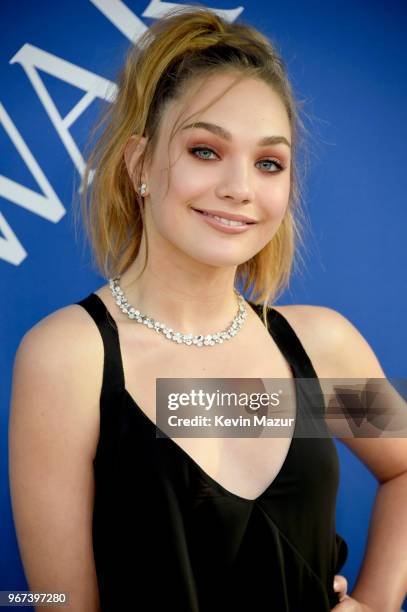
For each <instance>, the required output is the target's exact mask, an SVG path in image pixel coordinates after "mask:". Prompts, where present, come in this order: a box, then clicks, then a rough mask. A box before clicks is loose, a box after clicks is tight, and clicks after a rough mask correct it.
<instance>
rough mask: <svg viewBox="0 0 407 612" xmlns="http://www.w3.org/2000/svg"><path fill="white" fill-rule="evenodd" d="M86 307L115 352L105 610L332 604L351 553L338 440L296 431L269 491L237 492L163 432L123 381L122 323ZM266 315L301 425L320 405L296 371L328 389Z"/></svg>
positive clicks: (108, 413) (104, 534) (103, 503)
mask: <svg viewBox="0 0 407 612" xmlns="http://www.w3.org/2000/svg"><path fill="white" fill-rule="evenodd" d="M249 303H250V304H251V306H252V307H253V308H254V310H255V311H256V312H257V313H258V315H259V316H261V310H260V307H256V306H255V305H254V304H253V303H251V302H249ZM77 304H79V305H81V306H83V307H84V308H85V309H86V310H87V312H88V313H89V314H90V316H91V317H92V318H93V320H94V321H95V323H96V325H97V327H98V329H99V331H100V333H101V336H102V339H103V344H104V351H105V354H104V372H103V384H102V389H101V395H100V436H99V441H98V446H97V451H96V456H95V459H94V475H95V502H94V513H93V547H94V557H95V566H96V572H97V578H98V584H99V591H100V600H101V609H102V612H105V611H109V612H118V611H120V612H121V611H127V610H129V611H130V610H134V611H136V610H137V611H139V610H140V611H143V612H150V611H156V610H157V611H161V610H171V611H172V610H173V611H174V612H175V611H176V612H218V611H219V612H220V611H222V612H229V611H230V612H238V611H240V610H242V611H243V610H244V611H245V612H260V611H261V612H268V611H269V612H305V611H306V610H312V611H313V612H327V611H328V610H331V609H332V608H333V607H334V606H335V605H336V604H337V603H338V597H337V595H336V593H335V592H334V591H333V577H334V575H335V574H337V573H339V571H340V569H341V567H342V566H343V564H344V563H345V561H346V558H347V553H348V548H347V544H346V542H345V540H344V539H343V538H342V537H341V536H339V534H337V533H336V527H335V509H336V495H337V488H338V484H339V461H338V455H337V450H336V447H335V444H334V443H333V441H332V439H331V438H330V437H319V438H317V437H316V438H312V439H310V438H301V437H296V436H295V435H294V436H293V438H292V441H291V445H290V447H289V451H288V454H287V456H286V459H285V462H284V464H283V467H282V468H281V470H280V472H279V473H278V474H277V476H276V478H275V479H274V481H273V482H272V483H271V485H270V486H269V487H268V488H267V489H266V490H265V491H264V492H263V493H262V494H261V495H259V496H258V497H257V498H256V499H255V500H247V499H245V498H242V497H240V496H238V495H235V494H233V493H232V492H230V491H228V490H226V489H225V488H223V487H222V486H221V485H220V484H219V483H217V482H216V481H215V480H213V479H212V478H211V477H210V476H209V475H208V474H207V473H206V472H204V471H203V469H201V468H200V467H199V465H198V464H197V463H196V462H195V461H194V460H193V459H192V458H191V457H190V456H189V455H188V454H187V453H186V451H184V450H183V449H182V448H181V447H180V446H179V445H178V444H176V442H175V441H174V440H172V439H171V438H169V437H166V436H165V437H161V438H160V437H157V436H156V433H157V429H156V426H155V424H154V423H153V421H151V420H150V419H149V417H147V415H146V414H145V413H144V412H143V411H142V409H141V408H140V407H139V406H138V405H137V404H136V402H135V401H134V400H133V399H132V397H131V396H130V394H129V393H128V391H127V390H126V389H125V386H124V374H123V366H122V359H121V352H120V344H119V336H118V333H117V326H116V324H115V321H114V320H113V319H112V317H111V316H110V314H109V312H108V310H107V309H106V307H105V305H104V303H103V301H102V300H101V299H100V298H99V297H98V296H97V295H96V294H95V293H91V294H90V295H89V296H88V297H86V298H85V299H83V300H81V301H80V302H77ZM268 317H269V329H270V333H271V334H272V337H273V338H274V340H275V342H276V344H277V346H278V348H279V350H280V351H281V352H282V354H283V356H284V357H285V359H286V360H287V362H288V363H289V365H290V368H291V372H292V374H293V377H294V380H295V384H296V393H297V418H296V424H295V431H296V432H297V427H299V426H300V425H298V424H299V423H300V424H301V418H304V415H305V413H308V414H309V413H310V410H311V409H312V406H311V404H310V402H309V401H307V400H308V398H307V395H306V393H302V392H300V391H299V389H298V386H297V379H299V378H303V379H305V378H309V379H314V381H315V384H316V385H317V386H318V388H319V389H320V386H319V382H318V378H317V375H316V372H315V370H314V368H313V366H312V364H311V361H310V359H309V357H308V356H307V354H306V352H305V350H304V348H303V346H302V344H301V343H300V341H299V339H298V337H297V336H296V334H295V332H294V330H293V329H292V327H291V326H290V325H289V323H288V321H287V320H286V319H285V318H284V317H283V316H282V315H281V314H280V313H279V312H277V311H276V310H274V309H272V308H270V309H269V311H268ZM311 382H312V384H313V381H311Z"/></svg>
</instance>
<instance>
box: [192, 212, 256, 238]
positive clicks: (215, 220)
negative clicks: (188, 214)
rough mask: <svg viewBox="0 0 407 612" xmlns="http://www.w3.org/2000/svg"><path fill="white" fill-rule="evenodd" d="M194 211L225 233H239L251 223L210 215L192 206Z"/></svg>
mask: <svg viewBox="0 0 407 612" xmlns="http://www.w3.org/2000/svg"><path fill="white" fill-rule="evenodd" d="M192 210H193V211H194V213H196V214H197V215H200V217H201V218H202V220H203V221H205V222H206V223H207V224H209V225H211V226H212V227H214V228H216V229H219V230H221V231H223V232H224V233H227V234H241V233H243V232H245V231H247V230H248V229H249V228H250V227H251V226H252V225H254V224H253V223H246V222H245V221H234V220H232V219H224V218H223V217H218V216H217V215H211V214H209V213H207V212H203V211H200V210H195V209H194V208H192Z"/></svg>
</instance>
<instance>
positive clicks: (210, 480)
mask: <svg viewBox="0 0 407 612" xmlns="http://www.w3.org/2000/svg"><path fill="white" fill-rule="evenodd" d="M91 295H93V296H95V297H96V299H97V300H98V302H100V304H101V305H102V306H103V308H104V310H105V311H106V313H107V314H108V315H109V319H110V320H111V321H112V323H113V326H114V334H115V337H116V340H117V349H118V357H119V359H120V368H119V369H120V370H121V372H122V376H121V378H122V381H123V382H122V384H120V389H121V391H122V392H123V393H124V394H125V396H126V397H127V399H128V400H130V402H131V403H132V405H133V407H134V408H136V410H137V412H138V413H139V414H140V415H141V416H142V417H143V418H144V420H145V421H146V422H147V424H148V425H149V426H150V427H153V428H154V431H155V435H156V437H157V439H159V438H166V439H168V440H170V441H171V444H172V446H173V447H174V448H175V450H176V451H177V452H179V453H181V454H182V456H183V457H184V458H185V459H186V460H187V461H188V462H189V463H190V464H191V465H192V466H194V468H195V469H196V470H198V471H199V472H200V474H201V476H202V477H203V478H204V480H205V481H206V483H207V484H208V485H209V486H211V487H214V488H215V489H217V490H218V491H219V492H220V493H222V494H223V495H225V496H226V497H229V498H230V499H232V500H234V501H238V502H242V503H245V504H255V503H257V502H259V501H260V500H262V499H263V498H264V497H265V496H266V495H267V494H268V493H269V492H270V491H271V490H272V489H273V487H274V486H275V484H277V480H279V479H280V478H281V477H282V474H283V472H284V470H285V469H286V465H287V460H288V458H289V456H290V454H291V453H292V452H293V444H294V440H295V438H296V437H297V435H296V434H297V431H298V428H299V419H300V417H301V403H300V393H299V388H298V384H299V383H298V375H297V368H296V365H295V363H294V362H293V361H292V360H291V359H290V358H289V355H288V354H287V352H286V351H284V349H283V347H282V345H281V343H280V341H279V339H278V336H277V335H276V334H275V333H273V331H272V329H271V325H272V320H273V319H276V317H277V318H278V317H282V315H280V313H279V312H278V311H276V310H275V309H274V308H272V307H269V309H268V312H267V317H268V324H269V329H268V333H269V334H270V335H271V336H272V338H273V340H274V341H275V343H276V346H277V348H278V350H279V352H280V353H281V355H282V357H283V359H284V360H285V362H286V363H287V365H288V366H289V368H290V371H291V379H292V381H293V383H294V388H295V403H296V406H295V425H294V432H293V435H292V437H291V440H290V445H289V447H288V451H287V453H286V455H285V458H284V461H283V464H282V466H281V468H280V470H279V471H278V472H277V474H276V476H275V477H274V478H273V480H272V481H271V483H270V484H269V485H267V487H266V488H265V489H264V490H263V491H262V492H261V493H260V494H259V495H258V496H257V497H255V498H252V499H250V498H247V497H243V496H241V495H239V494H238V493H233V491H230V489H227V488H226V487H224V486H223V485H222V484H221V483H220V482H219V481H217V480H216V479H215V478H213V477H212V476H210V474H208V472H206V471H205V470H204V468H203V467H202V466H201V465H200V464H199V463H198V462H197V461H196V460H195V459H194V458H193V457H192V456H191V455H189V453H187V451H186V450H185V449H184V448H182V446H180V445H179V444H177V442H175V441H174V439H173V438H171V437H170V436H168V435H167V434H165V433H164V432H163V431H162V430H161V429H160V428H159V427H158V426H157V424H156V423H155V422H154V421H153V420H152V419H151V418H150V417H149V416H148V415H147V413H146V412H145V411H144V410H143V409H142V408H141V406H140V404H139V403H138V402H137V401H136V399H135V398H134V397H133V396H132V394H131V393H130V391H129V390H128V389H127V387H126V380H125V376H124V368H123V358H122V352H121V346H120V336H119V331H118V328H117V323H116V320H115V319H114V318H113V317H112V315H111V313H110V311H109V309H108V308H107V306H106V304H105V303H104V301H103V300H102V298H100V297H99V295H98V294H97V293H91ZM248 303H249V304H250V306H251V307H252V308H253V310H254V312H255V313H256V314H257V316H259V317H260V318H261V306H259V305H258V304H254V303H253V302H250V301H248ZM283 318H284V317H283ZM284 320H285V319H284ZM157 432H159V435H158V436H157Z"/></svg>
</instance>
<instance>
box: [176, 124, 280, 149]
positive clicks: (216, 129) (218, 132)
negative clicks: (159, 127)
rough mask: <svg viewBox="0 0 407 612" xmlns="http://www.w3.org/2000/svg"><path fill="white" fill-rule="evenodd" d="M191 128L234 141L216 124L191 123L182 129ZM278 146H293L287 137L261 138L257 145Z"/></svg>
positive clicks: (230, 135)
mask: <svg viewBox="0 0 407 612" xmlns="http://www.w3.org/2000/svg"><path fill="white" fill-rule="evenodd" d="M189 128H202V129H204V130H208V131H209V132H212V133H213V134H215V135H216V136H219V137H220V138H223V140H228V141H231V140H232V134H231V133H230V132H228V131H227V130H225V128H223V127H221V126H220V125H215V124H214V123H207V122H206V121H197V122H196V123H190V124H189V125H185V126H184V127H183V128H182V129H183V130H187V129H189ZM276 144H285V145H287V146H288V147H290V148H291V144H290V143H289V142H288V140H287V138H286V137H285V136H265V137H264V138H261V139H260V140H259V142H258V143H257V145H258V146H259V147H265V146H267V145H276Z"/></svg>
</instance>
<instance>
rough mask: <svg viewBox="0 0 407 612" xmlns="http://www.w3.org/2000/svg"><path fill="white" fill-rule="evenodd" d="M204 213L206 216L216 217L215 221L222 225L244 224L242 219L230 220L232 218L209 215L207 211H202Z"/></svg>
mask: <svg viewBox="0 0 407 612" xmlns="http://www.w3.org/2000/svg"><path fill="white" fill-rule="evenodd" d="M203 214H204V215H206V216H207V217H212V218H213V219H216V220H217V221H219V222H220V223H223V225H237V226H239V225H246V223H245V222H244V221H232V219H224V218H223V217H218V216H217V215H210V214H209V213H206V212H204V213H203Z"/></svg>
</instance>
